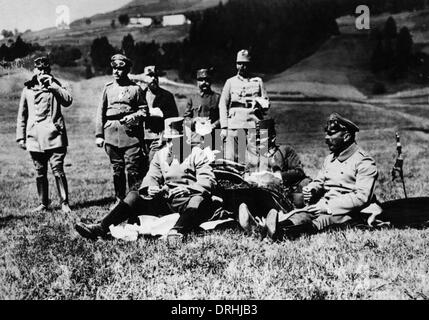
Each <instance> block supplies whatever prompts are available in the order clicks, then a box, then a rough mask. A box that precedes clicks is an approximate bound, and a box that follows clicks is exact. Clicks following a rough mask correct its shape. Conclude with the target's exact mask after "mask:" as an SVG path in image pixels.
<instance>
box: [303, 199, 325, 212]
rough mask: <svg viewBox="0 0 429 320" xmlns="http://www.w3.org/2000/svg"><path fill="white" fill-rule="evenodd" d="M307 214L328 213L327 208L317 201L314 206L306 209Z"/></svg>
mask: <svg viewBox="0 0 429 320" xmlns="http://www.w3.org/2000/svg"><path fill="white" fill-rule="evenodd" d="M307 212H310V213H314V214H325V213H328V207H327V206H326V204H325V203H323V202H321V201H319V202H318V203H316V204H312V205H310V206H308V207H307Z"/></svg>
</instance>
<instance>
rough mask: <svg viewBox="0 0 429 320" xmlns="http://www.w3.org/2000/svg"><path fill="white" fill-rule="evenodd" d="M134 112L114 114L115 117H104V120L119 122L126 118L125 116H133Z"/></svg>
mask: <svg viewBox="0 0 429 320" xmlns="http://www.w3.org/2000/svg"><path fill="white" fill-rule="evenodd" d="M133 113H134V112H129V113H119V114H115V115H112V116H106V120H110V121H113V120H121V119H122V118H123V117H125V116H127V115H129V114H133Z"/></svg>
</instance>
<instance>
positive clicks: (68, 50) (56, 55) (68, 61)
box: [51, 45, 82, 67]
mask: <svg viewBox="0 0 429 320" xmlns="http://www.w3.org/2000/svg"><path fill="white" fill-rule="evenodd" d="M51 55H52V63H53V64H57V65H59V66H60V67H74V66H76V62H75V60H77V59H80V58H81V57H82V52H81V51H80V50H79V48H76V47H73V46H64V45H61V46H59V47H53V48H52V51H51Z"/></svg>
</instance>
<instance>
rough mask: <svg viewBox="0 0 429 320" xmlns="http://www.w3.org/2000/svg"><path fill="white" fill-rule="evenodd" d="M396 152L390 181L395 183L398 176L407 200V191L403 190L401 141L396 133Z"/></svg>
mask: <svg viewBox="0 0 429 320" xmlns="http://www.w3.org/2000/svg"><path fill="white" fill-rule="evenodd" d="M396 151H397V156H396V161H395V165H394V166H393V169H392V181H395V179H396V177H397V176H398V174H399V177H400V178H401V181H402V188H403V189H404V194H405V198H408V197H407V190H406V189H405V180H404V171H403V165H404V158H403V156H402V145H401V140H400V137H399V133H398V132H396Z"/></svg>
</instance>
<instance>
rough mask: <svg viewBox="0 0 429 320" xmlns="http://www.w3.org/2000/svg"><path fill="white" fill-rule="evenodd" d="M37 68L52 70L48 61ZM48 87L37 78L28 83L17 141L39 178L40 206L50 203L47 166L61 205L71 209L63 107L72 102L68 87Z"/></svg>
mask: <svg viewBox="0 0 429 320" xmlns="http://www.w3.org/2000/svg"><path fill="white" fill-rule="evenodd" d="M35 65H36V68H46V69H50V64H49V61H48V60H47V58H38V59H36V60H35ZM51 81H52V83H51V85H50V86H49V87H46V86H43V85H41V84H40V83H39V81H38V79H37V76H34V77H33V78H32V79H31V80H29V81H27V82H25V84H24V85H25V87H24V89H23V90H22V93H21V100H20V102H19V109H18V117H17V127H16V140H17V141H18V142H20V141H22V142H24V143H25V145H26V150H28V151H29V152H30V155H31V158H32V160H33V163H34V166H35V168H36V172H37V177H36V185H37V191H38V195H39V198H40V201H41V204H42V206H43V207H44V208H46V207H47V206H48V203H49V192H48V178H47V170H48V162H50V164H51V168H52V172H53V174H54V176H55V181H56V184H57V188H58V194H59V196H60V198H61V203H62V204H63V205H65V206H67V209H66V211H67V212H68V211H69V210H70V209H69V208H68V187H67V179H66V176H65V173H64V158H65V156H66V153H67V146H68V139H67V132H66V126H65V121H64V118H63V115H62V112H61V106H63V107H69V106H70V105H71V104H72V101H73V98H72V96H71V94H70V92H69V90H68V89H67V88H66V86H65V85H63V84H61V83H60V81H58V80H57V79H55V78H52V80H51Z"/></svg>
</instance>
